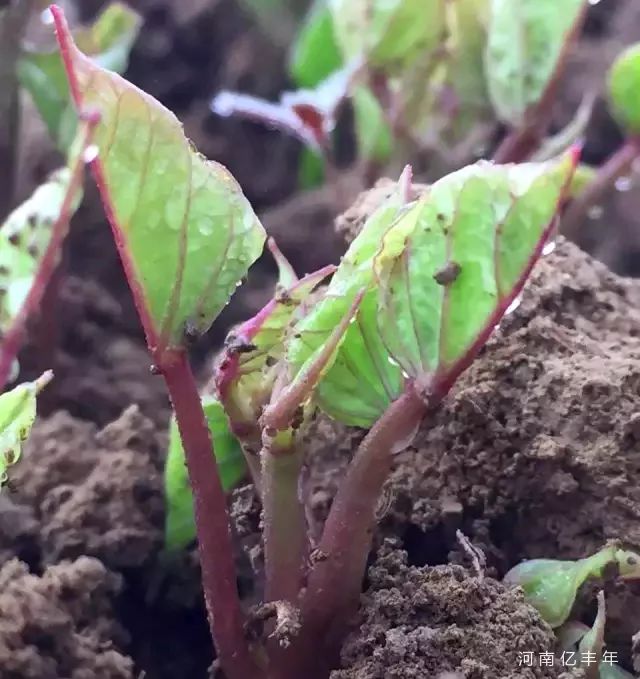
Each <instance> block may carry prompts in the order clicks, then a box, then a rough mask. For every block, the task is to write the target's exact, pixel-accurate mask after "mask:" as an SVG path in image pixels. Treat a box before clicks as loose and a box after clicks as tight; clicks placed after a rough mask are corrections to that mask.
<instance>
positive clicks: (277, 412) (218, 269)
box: [52, 7, 577, 679]
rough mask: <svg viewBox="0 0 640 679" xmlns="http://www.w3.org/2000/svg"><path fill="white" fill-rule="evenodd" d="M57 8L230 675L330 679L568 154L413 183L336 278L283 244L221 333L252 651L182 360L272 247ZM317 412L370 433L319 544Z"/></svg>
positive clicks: (217, 173) (230, 190)
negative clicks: (249, 507) (418, 186)
mask: <svg viewBox="0 0 640 679" xmlns="http://www.w3.org/2000/svg"><path fill="white" fill-rule="evenodd" d="M52 12H53V15H54V19H55V23H56V31H57V35H58V39H59V42H60V47H61V52H62V56H63V60H64V63H65V68H66V71H67V75H68V78H69V82H70V89H71V92H72V94H73V98H74V101H75V103H76V106H77V108H78V110H79V111H84V110H87V109H93V108H96V109H97V110H99V111H100V113H101V120H100V123H99V125H98V128H97V130H96V138H95V146H96V154H95V158H93V159H92V160H91V163H90V165H91V168H92V170H93V174H94V176H95V179H96V181H97V184H98V186H99V188H100V192H101V195H102V198H103V202H104V205H105V209H106V212H107V216H108V218H109V221H110V223H111V227H112V231H113V235H114V239H115V241H116V245H117V247H118V250H119V252H120V256H121V259H122V262H123V266H124V269H125V273H126V275H127V278H128V281H129V285H130V287H131V290H132V293H133V296H134V300H135V303H136V307H137V310H138V314H139V316H140V319H141V322H142V325H143V327H144V330H145V334H146V338H147V343H148V345H149V350H150V353H151V355H152V359H153V362H154V365H155V370H156V371H157V372H159V373H160V374H162V376H163V377H164V379H165V381H166V384H167V387H168V391H169V394H170V396H171V399H172V402H173V406H174V411H175V421H176V424H177V428H178V430H179V433H180V438H181V442H182V449H183V450H184V457H185V461H186V465H187V469H188V475H189V483H190V485H191V488H192V491H193V497H194V504H195V525H196V529H197V536H198V541H199V548H200V561H201V565H202V577H203V587H204V591H205V597H206V600H207V606H208V611H209V620H210V626H211V631H212V635H213V638H214V640H215V643H216V648H217V651H218V658H219V661H220V664H221V666H222V667H223V669H224V671H225V673H226V675H227V676H228V677H229V678H230V679H246V678H248V677H249V678H250V677H270V678H274V679H275V678H276V677H277V678H278V679H299V677H301V676H304V677H310V678H312V679H313V678H315V677H317V678H318V679H320V678H321V679H326V677H327V676H328V674H329V671H330V669H331V668H332V667H333V666H334V665H335V662H336V658H337V654H338V652H339V649H340V645H341V643H342V640H343V638H344V634H345V632H346V631H347V621H348V619H349V618H350V614H351V613H352V611H353V608H354V606H355V605H356V604H357V600H358V595H359V593H360V589H361V583H362V578H363V575H364V572H365V565H366V560H367V556H368V554H369V550H370V546H371V538H372V533H373V528H374V525H375V515H376V511H375V510H376V506H377V504H378V501H379V498H380V495H381V492H382V487H383V484H384V482H385V480H386V479H387V477H388V474H389V471H390V469H391V464H392V460H393V455H394V453H395V452H398V451H400V450H402V449H404V448H405V447H406V446H408V445H409V444H410V443H411V440H412V438H413V435H414V434H415V432H416V430H417V428H418V427H419V426H420V424H421V422H422V420H423V418H424V416H425V415H427V414H428V413H430V412H432V411H433V410H435V409H436V408H437V407H438V406H439V404H440V403H441V401H442V399H444V398H445V397H446V395H447V393H448V392H449V390H450V389H451V388H452V386H453V385H454V383H455V381H456V380H457V378H458V376H459V375H460V374H461V373H462V371H463V370H465V369H466V368H467V367H468V366H469V365H470V363H471V362H472V361H473V359H474V358H475V356H476V355H477V353H478V351H479V350H480V348H481V347H482V346H483V345H484V343H485V342H486V340H487V338H488V337H489V335H490V334H491V333H492V332H493V330H494V328H495V327H496V326H497V324H498V323H499V322H500V319H501V318H502V316H503V315H504V314H505V313H507V312H508V311H509V310H510V309H512V308H513V307H514V305H515V303H516V301H517V299H518V295H519V294H520V293H521V291H522V288H523V286H524V284H525V281H526V279H527V276H528V275H529V273H530V271H531V269H532V267H533V266H534V264H535V262H536V261H537V259H538V258H539V257H540V256H541V254H542V252H543V249H544V246H545V244H546V243H547V241H548V240H549V238H550V237H551V236H552V233H553V230H554V227H555V225H556V221H557V215H558V210H559V209H560V206H561V204H562V202H563V200H564V198H565V197H566V195H567V191H568V189H569V186H570V183H571V179H572V176H573V172H574V168H575V165H576V162H577V153H576V152H575V151H571V152H569V153H567V154H565V155H563V156H562V157H560V158H558V159H555V160H553V161H550V162H547V163H533V164H524V165H503V166H501V165H495V164H492V163H487V162H480V163H477V164H475V165H471V166H469V167H466V168H464V169H462V170H460V171H458V172H455V173H453V174H451V175H449V176H447V177H444V178H443V179H441V180H440V181H438V182H435V183H434V184H433V185H432V186H431V187H430V188H429V189H428V190H427V191H426V192H425V193H424V194H423V195H422V196H421V197H420V198H419V199H417V200H413V198H412V197H413V194H414V192H413V191H412V189H411V172H410V170H409V169H407V170H406V171H405V173H403V175H402V177H401V178H400V180H399V182H398V184H397V186H396V188H395V190H393V191H392V192H391V195H390V196H389V198H388V199H387V201H386V202H385V203H384V204H383V205H382V206H381V207H380V208H379V209H378V210H377V211H376V212H375V213H374V214H373V215H372V216H371V217H370V218H369V219H368V220H367V222H366V224H365V225H364V227H363V229H362V232H361V233H360V235H359V236H358V237H357V238H356V240H355V241H354V242H353V243H352V245H351V247H350V248H349V250H348V252H347V253H346V255H345V256H344V258H343V259H342V261H341V263H340V265H339V266H338V268H337V270H335V272H334V271H333V268H328V269H324V270H321V271H319V272H317V273H315V274H310V275H308V276H305V277H304V278H302V279H300V280H297V276H296V275H295V273H294V272H293V270H292V268H291V267H290V266H289V265H288V263H287V262H286V261H285V260H284V258H283V257H282V255H281V253H279V252H278V251H277V250H274V254H275V257H276V260H277V261H278V264H279V267H280V272H281V274H280V284H279V286H278V288H277V290H276V294H275V295H274V298H273V299H272V300H271V301H270V302H269V303H268V304H267V305H266V306H265V308H264V309H263V310H262V311H261V312H259V313H258V314H257V315H256V316H255V317H254V318H253V319H251V320H249V321H247V322H246V323H245V324H242V325H240V326H239V327H238V328H236V330H235V331H234V332H233V335H232V336H231V337H230V338H229V339H228V341H227V345H226V348H225V350H224V351H223V353H222V356H221V358H220V361H219V364H218V367H217V370H216V375H215V377H214V380H213V385H212V387H213V389H212V390H214V391H215V393H214V396H215V398H216V401H215V402H214V403H215V404H216V405H214V406H212V407H213V409H214V410H213V412H214V414H215V417H216V418H217V417H218V416H219V415H220V411H219V408H218V405H217V404H218V403H219V404H221V405H222V407H223V408H224V410H225V414H226V416H227V418H228V422H227V423H224V422H222V423H221V420H222V418H220V419H218V420H217V421H218V422H219V423H221V424H222V427H221V429H222V430H224V436H225V437H227V434H228V432H227V429H225V428H224V425H225V424H226V425H227V426H228V431H229V432H231V433H233V435H234V436H235V437H236V438H237V440H238V442H239V444H240V446H241V448H242V450H243V452H244V453H245V456H246V459H247V462H248V468H249V470H250V472H251V474H252V475H253V477H254V480H255V483H256V487H257V489H258V491H259V493H260V495H261V498H262V502H263V507H264V535H263V538H264V549H265V560H266V563H265V583H264V590H265V596H264V600H265V604H267V606H266V607H263V608H261V609H260V610H259V611H258V612H257V613H256V616H255V617H257V618H258V619H259V620H261V621H264V619H265V616H269V615H274V616H275V617H276V624H275V626H274V627H273V628H271V630H268V631H273V634H272V635H270V636H269V637H268V638H267V639H265V640H262V639H258V640H254V642H253V643H252V644H251V645H250V644H249V642H248V640H247V638H246V637H245V621H246V618H245V615H244V613H243V611H242V608H241V605H240V601H239V597H238V593H237V590H236V586H235V585H236V583H235V571H234V557H233V546H232V542H231V536H230V530H229V521H228V516H227V509H226V502H225V494H224V490H225V486H224V484H223V482H222V479H221V475H220V471H219V468H218V465H217V464H216V455H215V453H214V451H213V449H212V442H211V434H210V427H209V423H208V422H207V418H206V416H205V412H204V410H203V404H202V401H201V398H200V395H199V394H198V392H197V390H196V386H195V381H194V379H193V376H192V374H191V371H190V368H189V364H188V358H187V348H188V346H189V344H190V343H191V342H193V341H194V339H197V337H198V336H199V335H200V334H201V333H203V332H205V331H206V329H207V328H208V327H209V325H210V324H211V323H212V322H213V320H214V319H215V317H216V316H217V314H218V312H219V311H220V310H221V309H222V307H223V306H224V305H225V304H226V303H227V301H228V299H229V297H230V295H231V294H232V292H233V291H234V290H235V288H236V285H237V283H238V281H240V280H241V279H242V278H243V277H244V275H245V274H246V272H247V269H248V268H249V266H250V265H251V264H252V263H253V262H254V261H255V259H256V258H257V257H258V256H259V254H260V252H261V250H262V247H263V244H264V240H265V234H264V231H263V229H262V227H261V226H260V224H259V222H258V220H257V219H256V217H255V214H254V212H253V210H252V209H251V207H250V205H249V204H248V202H247V201H246V199H245V198H244V196H243V195H242V193H241V192H240V189H239V187H238V186H237V184H236V183H235V181H234V180H233V179H232V178H231V176H230V175H229V173H228V172H227V171H226V170H225V169H224V168H223V167H221V166H219V165H218V164H216V163H214V162H211V161H206V160H205V159H203V158H202V157H200V156H198V155H197V154H196V153H195V152H194V150H193V149H192V148H191V146H190V145H189V143H188V141H187V140H186V139H185V138H184V136H183V134H182V129H181V127H180V124H179V122H178V121H177V119H176V118H175V117H174V116H173V115H172V114H171V113H170V112H169V111H168V110H166V109H165V108H163V107H162V106H161V105H160V104H159V103H158V102H156V101H155V100H154V99H152V98H151V97H150V96H148V95H146V94H145V93H143V92H141V91H140V90H138V89H137V88H135V87H134V86H133V85H131V84H130V83H128V82H127V81H125V80H123V79H122V78H120V77H119V76H117V75H115V74H113V73H110V72H108V71H106V70H104V69H102V68H101V67H100V66H99V65H97V64H96V63H95V62H93V61H91V60H90V59H88V58H87V57H85V56H84V55H83V54H82V53H81V52H80V51H79V50H78V49H77V47H76V46H75V45H74V43H73V40H72V37H71V35H70V34H69V31H68V28H67V26H66V23H65V20H64V17H63V15H62V12H61V11H60V10H59V9H58V8H55V7H54V8H53V9H52ZM384 44H385V43H384V42H382V43H380V45H384ZM392 47H393V45H392V44H389V49H390V50H392ZM380 49H382V48H380ZM392 52H393V50H392ZM382 53H385V52H384V51H383V52H382ZM272 249H273V247H272ZM331 273H333V277H332V279H331V282H330V283H329V285H328V286H327V287H326V288H325V289H318V286H319V284H320V283H321V282H322V281H323V280H324V279H325V278H326V277H327V276H328V275H329V274H331ZM209 405H210V403H209ZM318 407H319V408H321V409H322V410H324V411H325V412H327V413H328V414H329V415H331V416H332V417H335V418H336V419H339V420H341V421H342V422H345V423H347V424H355V425H358V426H362V427H367V428H370V430H369V433H368V434H367V436H366V437H365V438H364V440H363V443H362V445H361V446H360V448H359V450H358V451H357V453H356V455H355V458H354V460H353V462H352V464H351V466H350V468H349V470H348V472H347V474H346V476H345V478H344V480H343V483H342V484H341V487H340V489H339V491H338V494H337V496H336V498H335V500H334V503H333V505H332V508H331V511H330V514H329V517H328V520H327V522H326V524H325V526H324V530H323V533H322V536H321V539H320V541H319V543H318V544H317V545H315V544H314V543H313V541H312V539H311V537H310V535H309V532H308V529H307V526H306V522H305V512H304V492H303V490H302V489H301V476H302V473H301V470H302V463H303V461H304V446H303V442H304V436H303V435H304V432H305V428H306V424H307V423H308V421H309V418H310V417H311V415H312V414H313V412H314V410H315V409H316V408H318ZM216 426H217V425H215V424H214V426H213V427H212V428H213V429H214V430H215V428H216ZM213 438H214V439H215V438H216V433H215V431H214V436H213ZM226 440H227V442H228V441H229V439H228V438H227V439H226ZM221 445H223V444H221ZM217 457H218V459H219V460H221V459H222V456H220V455H218V456H217ZM169 474H170V473H169ZM182 486H183V487H184V481H183V482H182ZM292 621H295V625H294V624H292ZM250 622H251V621H250ZM253 622H255V620H253ZM285 628H286V630H287V631H286V633H285V632H283V630H284V629H285Z"/></svg>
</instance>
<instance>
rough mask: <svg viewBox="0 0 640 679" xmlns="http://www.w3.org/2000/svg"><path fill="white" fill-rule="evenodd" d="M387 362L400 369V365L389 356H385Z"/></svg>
mask: <svg viewBox="0 0 640 679" xmlns="http://www.w3.org/2000/svg"><path fill="white" fill-rule="evenodd" d="M387 361H389V363H391V365H393V366H395V367H396V368H398V367H400V364H399V363H398V361H396V360H395V359H394V358H392V357H391V356H387Z"/></svg>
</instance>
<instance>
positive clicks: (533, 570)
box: [504, 544, 640, 627]
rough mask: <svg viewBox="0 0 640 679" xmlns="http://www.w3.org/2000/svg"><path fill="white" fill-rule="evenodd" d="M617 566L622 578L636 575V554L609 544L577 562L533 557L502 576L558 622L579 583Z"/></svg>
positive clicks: (639, 571) (639, 566)
mask: <svg viewBox="0 0 640 679" xmlns="http://www.w3.org/2000/svg"><path fill="white" fill-rule="evenodd" d="M607 566H617V568H618V574H619V576H620V577H621V578H623V579H626V578H628V579H632V578H638V577H640V554H636V553H635V552H631V551H627V550H623V549H620V548H619V547H618V546H617V545H616V544H610V545H607V546H606V547H604V548H603V549H601V550H600V551H599V552H597V553H596V554H594V555H593V556H590V557H587V558H586V559H578V560H577V561H559V560H556V559H533V560H531V561H523V562H522V563H520V564H518V565H517V566H515V567H514V568H512V569H511V570H510V571H509V572H508V573H507V574H506V575H505V577H504V581H505V583H507V584H510V585H520V587H522V589H523V590H524V593H525V595H526V597H527V601H528V602H529V603H530V604H531V605H532V606H534V608H536V609H537V610H538V612H539V613H540V615H541V616H542V617H543V618H544V619H545V620H546V621H547V622H548V623H549V624H550V625H551V627H559V626H560V625H562V624H563V623H564V622H565V621H566V620H567V618H568V617H569V614H570V613H571V609H572V608H573V604H574V602H575V599H576V594H577V592H578V589H579V588H580V586H581V585H582V584H583V583H584V582H585V581H586V580H587V579H588V578H595V577H601V576H602V574H603V571H604V569H605V567H607Z"/></svg>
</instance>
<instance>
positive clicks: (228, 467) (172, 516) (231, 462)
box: [164, 397, 246, 551]
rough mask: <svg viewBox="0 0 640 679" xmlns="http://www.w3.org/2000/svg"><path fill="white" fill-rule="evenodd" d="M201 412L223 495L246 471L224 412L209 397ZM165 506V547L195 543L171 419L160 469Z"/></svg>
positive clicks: (184, 472)
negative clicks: (162, 473)
mask: <svg viewBox="0 0 640 679" xmlns="http://www.w3.org/2000/svg"><path fill="white" fill-rule="evenodd" d="M202 408H203V410H204V414H205V416H206V418H207V422H208V424H209V431H210V432H211V438H212V440H213V449H214V450H215V457H216V462H217V464H218V471H219V473H220V480H221V481H222V487H223V488H224V490H225V491H229V490H231V489H232V488H233V487H234V486H235V485H236V484H237V483H238V482H239V481H240V480H241V479H242V477H243V476H244V474H245V471H246V467H245V462H244V456H243V454H242V449H241V448H240V444H239V443H238V441H237V439H236V437H235V436H234V435H233V434H232V433H231V431H230V429H229V422H228V420H227V416H226V415H225V412H224V409H223V407H222V405H220V403H219V402H218V401H217V400H216V399H214V398H213V397H205V398H204V399H203V401H202ZM164 489H165V502H166V512H165V513H166V519H165V547H166V548H167V549H168V550H169V551H175V550H180V549H183V548H184V547H186V546H187V545H188V544H189V543H190V542H192V541H193V540H195V537H196V525H195V521H194V516H193V498H192V494H191V487H190V485H189V478H188V475H187V467H186V464H185V458H184V450H183V448H182V441H181V440H180V432H179V431H178V425H177V423H176V420H175V417H173V418H172V419H171V424H170V425H169V452H168V454H167V460H166V462H165V468H164Z"/></svg>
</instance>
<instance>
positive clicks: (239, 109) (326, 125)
mask: <svg viewBox="0 0 640 679" xmlns="http://www.w3.org/2000/svg"><path fill="white" fill-rule="evenodd" d="M359 68H360V64H359V63H358V62H356V61H353V62H351V64H350V65H349V66H346V67H345V68H342V69H341V70H339V71H336V72H335V73H333V74H331V75H330V76H328V77H327V78H326V79H325V80H323V81H322V82H321V83H320V84H319V85H318V86H317V87H315V88H314V89H303V90H297V91H295V92H284V93H283V94H282V96H281V97H280V101H279V103H273V102H270V101H266V100H264V99H260V98H259V97H253V96H251V95H248V94H241V93H239V92H229V91H226V90H225V91H223V92H220V93H219V94H218V95H217V96H216V97H215V98H214V99H213V101H212V102H211V110H212V111H213V112H214V113H217V114H218V115H220V116H232V115H235V116H242V117H244V118H248V119H250V120H255V121H257V122H260V123H263V124H264V125H267V126H270V127H277V128H279V129H281V130H283V131H285V132H287V133H289V134H290V135H292V136H294V137H296V138H298V139H299V140H300V141H301V142H302V143H303V144H305V145H306V146H308V147H309V148H310V149H312V150H314V151H317V152H320V151H322V150H323V149H326V148H327V147H328V145H329V139H330V135H331V132H332V131H333V129H334V127H335V124H336V116H337V112H338V110H339V108H340V105H341V104H342V103H343V101H344V100H345V98H346V97H347V95H348V93H349V90H350V88H351V85H352V82H353V79H354V78H355V75H356V73H357V71H358V69H359Z"/></svg>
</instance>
